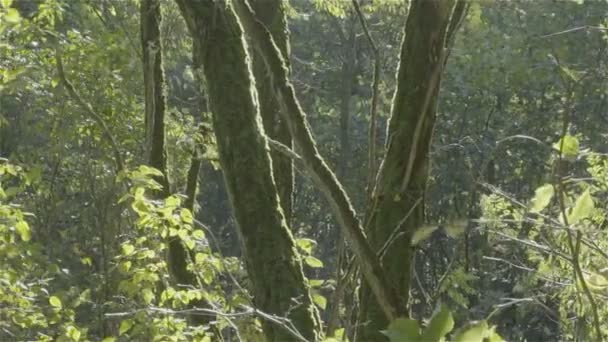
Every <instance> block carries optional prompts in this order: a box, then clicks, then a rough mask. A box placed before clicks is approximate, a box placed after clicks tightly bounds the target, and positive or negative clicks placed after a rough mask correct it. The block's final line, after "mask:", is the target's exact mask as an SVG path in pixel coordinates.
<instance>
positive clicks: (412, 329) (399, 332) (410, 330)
mask: <svg viewBox="0 0 608 342" xmlns="http://www.w3.org/2000/svg"><path fill="white" fill-rule="evenodd" d="M381 332H382V333H383V334H384V335H386V336H387V337H388V338H389V340H390V341H391V342H400V341H420V337H421V335H420V325H419V324H418V321H416V320H413V319H409V318H397V319H395V320H394V321H392V322H391V324H390V325H389V326H388V328H387V329H386V330H382V331H381Z"/></svg>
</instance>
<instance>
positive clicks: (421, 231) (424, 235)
mask: <svg viewBox="0 0 608 342" xmlns="http://www.w3.org/2000/svg"><path fill="white" fill-rule="evenodd" d="M436 230H437V226H431V225H423V226H422V227H420V228H418V229H417V230H416V231H415V232H414V235H413V236H412V242H411V243H412V246H416V245H417V244H418V243H419V242H421V241H424V240H426V239H428V238H429V237H430V236H431V234H433V232H434V231H436Z"/></svg>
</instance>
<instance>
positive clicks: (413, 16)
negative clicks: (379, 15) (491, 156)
mask: <svg viewBox="0 0 608 342" xmlns="http://www.w3.org/2000/svg"><path fill="white" fill-rule="evenodd" d="M454 4H455V1H453V0H445V1H444V0H442V1H426V0H413V1H412V2H411V5H410V10H409V15H408V18H407V22H406V26H405V37H404V39H403V43H402V46H401V56H400V61H401V62H400V64H399V70H398V75H397V89H396V91H395V96H394V98H393V107H392V113H391V119H390V123H389V128H388V141H387V151H386V157H385V159H384V161H383V163H382V165H381V167H380V171H379V172H380V174H379V177H378V181H377V183H376V187H375V189H374V193H373V199H372V207H371V209H370V210H371V211H370V218H371V219H370V221H369V226H368V227H367V228H368V234H369V237H370V240H371V243H372V244H373V246H374V247H375V249H376V250H381V249H383V250H384V251H383V259H382V260H383V268H384V270H385V271H386V272H387V275H388V277H389V279H390V282H391V283H392V284H393V285H394V286H395V287H396V288H398V289H399V292H400V293H402V294H403V295H404V296H405V297H406V298H408V297H409V290H410V273H411V267H412V264H411V262H412V256H413V249H412V247H411V237H412V235H413V233H414V231H415V230H416V229H418V228H419V227H420V226H421V225H422V224H423V223H424V193H425V190H426V183H427V179H428V172H429V147H430V144H431V138H432V133H433V126H434V123H435V114H436V107H437V95H438V92H439V87H440V80H441V74H442V72H443V68H444V65H445V58H446V56H447V43H448V41H447V40H448V39H447V37H448V36H449V34H448V27H450V21H451V20H452V14H453V13H454V11H453V10H454ZM453 20H458V21H459V20H460V18H454V19H453ZM396 230H397V231H398V232H399V233H400V234H397V235H395V234H394V232H395V231H396ZM389 239H392V241H388V240H389ZM361 297H362V298H361V307H360V315H359V324H361V325H360V328H359V331H358V333H357V335H358V336H357V337H358V338H359V340H361V341H386V337H385V336H383V335H382V334H381V333H380V330H383V329H385V328H386V327H387V326H388V324H389V322H388V320H387V319H386V317H385V316H384V315H383V314H382V310H381V308H380V307H379V305H378V304H377V303H376V302H375V301H373V300H370V298H369V290H367V289H366V286H364V287H363V289H362V294H361Z"/></svg>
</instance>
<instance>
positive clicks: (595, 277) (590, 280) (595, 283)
mask: <svg viewBox="0 0 608 342" xmlns="http://www.w3.org/2000/svg"><path fill="white" fill-rule="evenodd" d="M585 279H586V281H587V284H588V285H589V287H591V288H592V289H593V290H604V289H606V288H608V279H606V277H604V276H603V275H601V274H598V273H592V272H591V275H589V276H586V275H585Z"/></svg>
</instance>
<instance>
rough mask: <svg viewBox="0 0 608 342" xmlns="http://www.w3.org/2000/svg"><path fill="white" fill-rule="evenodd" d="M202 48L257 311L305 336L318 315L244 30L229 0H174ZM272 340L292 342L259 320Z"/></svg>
mask: <svg viewBox="0 0 608 342" xmlns="http://www.w3.org/2000/svg"><path fill="white" fill-rule="evenodd" d="M177 3H178V5H179V7H180V10H181V12H182V14H183V16H184V18H185V19H186V22H187V24H188V28H189V30H190V32H191V34H192V36H193V39H194V40H197V44H194V45H195V46H196V47H198V48H199V49H200V54H199V55H200V56H201V59H202V64H203V73H204V78H205V83H206V90H207V94H208V97H209V105H210V109H211V112H212V115H213V126H214V130H215V132H216V137H217V143H218V147H219V155H220V163H221V165H222V170H223V172H224V179H225V182H226V185H227V188H228V193H229V196H230V201H231V203H232V207H233V210H234V214H235V216H236V220H237V223H238V227H239V231H240V235H241V238H242V241H243V245H244V252H245V253H244V255H245V264H246V267H247V271H248V274H249V277H250V279H251V283H252V293H253V296H254V302H255V305H256V307H258V308H259V309H260V310H263V311H265V312H267V313H270V314H274V315H278V316H286V317H288V318H289V319H290V320H291V321H292V323H293V325H294V326H295V327H296V329H297V330H298V331H299V333H300V334H301V335H302V336H303V337H304V338H306V339H308V340H311V341H316V340H318V339H319V338H320V336H319V330H320V327H319V318H318V313H317V311H316V308H315V306H314V304H313V303H312V299H311V297H310V293H309V286H308V283H307V281H306V279H305V277H304V273H303V270H302V263H301V260H300V257H299V255H298V252H297V250H296V247H295V244H294V240H293V238H292V236H291V233H290V231H289V228H288V226H287V223H286V221H285V217H284V214H283V211H282V209H281V207H280V201H279V196H278V194H277V187H276V185H275V183H274V179H273V176H272V166H271V160H270V153H269V148H268V142H267V138H266V135H265V134H264V130H263V126H262V120H261V116H260V112H259V107H258V103H257V94H256V90H255V86H254V83H253V76H252V72H251V65H250V58H249V55H248V54H247V50H246V44H245V41H244V38H243V31H242V29H241V26H240V24H239V22H238V19H237V17H236V14H235V13H234V11H233V9H232V6H231V3H230V2H229V1H216V2H212V1H202V2H195V1H190V0H177ZM263 327H264V332H265V334H266V337H267V339H268V340H270V341H291V340H296V337H295V336H294V335H293V334H292V333H290V332H289V331H288V330H287V329H285V327H281V326H279V325H276V324H274V323H271V322H268V321H264V325H263Z"/></svg>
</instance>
